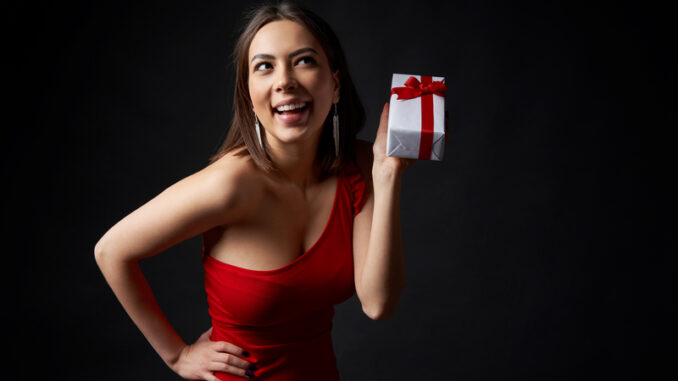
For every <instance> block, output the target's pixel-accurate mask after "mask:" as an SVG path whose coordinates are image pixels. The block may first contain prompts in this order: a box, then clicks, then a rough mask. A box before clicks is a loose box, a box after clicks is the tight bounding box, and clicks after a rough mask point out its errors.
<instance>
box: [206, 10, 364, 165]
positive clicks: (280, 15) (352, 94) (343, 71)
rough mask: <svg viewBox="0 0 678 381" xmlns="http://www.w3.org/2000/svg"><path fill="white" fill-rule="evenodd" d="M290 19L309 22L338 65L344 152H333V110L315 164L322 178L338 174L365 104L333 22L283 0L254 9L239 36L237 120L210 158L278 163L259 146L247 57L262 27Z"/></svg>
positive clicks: (236, 53) (235, 57)
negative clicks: (227, 156) (230, 155)
mask: <svg viewBox="0 0 678 381" xmlns="http://www.w3.org/2000/svg"><path fill="white" fill-rule="evenodd" d="M280 20H290V21H294V22H296V23H299V24H301V25H303V26H304V27H306V29H308V30H309V31H310V32H311V34H313V36H314V37H315V38H316V39H317V40H318V41H319V42H320V44H321V46H322V47H323V50H324V51H325V55H326V56H327V58H328V61H329V64H330V69H331V71H332V72H335V71H336V70H339V83H340V89H339V99H340V101H339V104H338V105H337V106H338V114H339V122H340V128H339V154H338V155H335V152H334V139H333V137H332V127H333V125H332V115H330V114H332V113H328V116H327V117H326V118H325V122H324V123H323V128H322V133H321V136H320V142H319V144H318V152H317V154H316V167H317V169H318V173H319V175H320V177H321V178H323V177H326V176H328V175H331V174H336V173H337V172H339V171H340V170H341V169H343V168H344V166H345V165H346V164H347V163H348V162H349V161H351V160H353V159H354V158H355V138H356V134H357V133H358V131H360V129H361V128H362V126H363V123H365V109H364V107H363V105H362V103H361V102H360V97H359V96H358V92H357V90H356V88H355V86H354V85H353V81H352V80H351V76H350V74H349V71H348V64H347V62H346V57H345V56H344V51H343V49H342V48H341V45H340V44H339V39H338V38H337V36H336V34H335V33H334V31H333V30H332V28H330V26H329V25H328V24H327V23H326V22H325V21H324V20H323V19H321V18H320V17H319V16H318V15H316V14H315V13H313V12H311V11H310V10H308V9H306V8H304V7H303V6H301V5H298V4H294V3H289V2H283V3H280V4H277V5H265V6H262V7H259V8H256V9H253V10H252V11H250V12H249V13H248V15H247V17H246V19H245V22H246V23H245V27H244V29H243V31H242V33H241V34H240V37H239V38H238V41H237V43H236V45H235V48H234V51H233V64H234V65H233V66H234V68H235V70H236V79H235V92H234V97H233V110H234V115H233V120H232V121H231V127H230V129H229V131H228V135H227V136H226V140H225V141H224V143H223V144H222V145H221V147H220V148H219V150H218V151H217V153H216V154H214V155H213V156H212V157H211V158H210V163H213V162H214V161H216V160H217V159H219V158H220V157H222V156H224V155H225V154H226V153H229V152H231V151H235V150H238V149H240V148H242V147H245V148H246V151H245V150H240V151H239V152H238V154H243V155H244V154H247V153H249V155H250V157H251V158H252V160H253V161H254V163H255V164H256V165H257V166H259V167H260V168H261V169H263V170H265V171H267V172H268V171H274V170H275V167H274V165H273V163H272V162H271V160H270V158H269V157H268V155H267V153H266V151H265V150H264V149H262V147H261V146H260V145H259V142H258V138H257V136H256V132H255V129H254V123H255V119H254V118H255V117H254V114H253V112H252V102H251V98H250V92H249V88H248V80H249V62H248V60H247V58H248V53H249V48H250V44H251V43H252V39H253V38H254V36H255V35H256V34H257V32H258V31H259V30H260V29H261V28H262V27H263V26H264V25H266V24H268V23H270V22H273V21H280Z"/></svg>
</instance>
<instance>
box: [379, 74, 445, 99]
mask: <svg viewBox="0 0 678 381" xmlns="http://www.w3.org/2000/svg"><path fill="white" fill-rule="evenodd" d="M445 91H447V85H445V83H443V81H435V82H432V78H431V76H426V75H422V76H421V83H420V82H419V80H417V78H416V77H410V78H408V79H407V81H405V87H394V88H392V89H391V95H393V94H396V95H398V99H412V98H417V97H420V96H422V95H423V94H435V95H439V96H441V97H444V96H445Z"/></svg>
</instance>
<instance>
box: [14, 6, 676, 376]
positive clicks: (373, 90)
mask: <svg viewBox="0 0 678 381" xmlns="http://www.w3.org/2000/svg"><path fill="white" fill-rule="evenodd" d="M64 3H65V2H30V3H15V4H11V5H8V6H6V11H5V18H6V19H7V20H8V21H9V22H8V23H7V24H6V26H8V28H7V29H8V30H7V31H6V33H5V48H6V52H8V53H9V54H8V57H6V62H7V61H8V62H9V64H10V65H9V67H8V69H7V72H6V73H5V75H6V80H5V81H4V82H5V83H7V82H9V83H10V84H11V85H12V86H9V87H6V90H5V93H6V95H7V96H8V97H9V98H10V99H9V100H8V101H6V103H5V107H6V112H7V113H6V115H7V116H8V117H7V118H6V123H7V124H6V125H5V127H4V130H5V131H9V134H7V132H5V133H4V134H3V142H4V144H3V146H4V147H5V150H4V152H3V156H4V159H3V163H2V165H3V174H4V177H5V179H6V180H5V181H6V183H5V186H4V188H5V196H4V197H3V210H5V211H9V214H6V224H5V225H6V227H5V229H4V231H5V234H7V240H6V242H7V246H6V252H5V253H4V257H5V260H4V263H5V265H4V266H3V267H4V272H5V277H3V283H4V284H3V290H4V292H5V293H6V297H5V300H6V303H7V304H6V305H7V306H8V309H7V310H6V311H5V314H4V315H5V316H6V318H8V321H9V323H6V324H5V329H6V330H8V331H9V336H5V343H4V344H5V345H6V346H8V347H9V348H10V355H9V357H6V358H5V360H6V361H7V363H8V364H9V367H10V371H11V372H15V375H14V379H66V378H69V379H93V380H141V379H151V380H156V379H178V377H177V376H176V375H174V374H173V373H172V372H171V371H170V370H169V369H168V368H167V367H166V366H165V365H164V363H163V362H162V361H161V359H160V358H159V357H158V356H157V355H156V354H155V352H154V351H153V349H152V348H151V347H150V345H148V344H147V343H146V341H145V339H144V338H143V336H142V335H141V333H140V332H139V331H138V330H137V329H136V327H135V326H134V324H133V323H132V322H131V320H130V319H129V318H128V317H127V315H126V314H125V312H124V311H123V309H122V308H121V307H120V305H119V303H118V302H117V300H116V299H115V297H114V295H113V293H112V292H111V290H110V289H109V287H108V285H107V284H106V282H105V280H104V279H103V277H102V276H101V273H100V272H99V270H98V268H97V266H96V264H95V262H94V256H93V248H94V244H95V243H96V241H97V240H98V239H99V237H101V236H102V235H103V234H104V233H105V231H106V230H107V229H108V228H109V227H110V226H112V225H113V224H114V223H115V222H117V221H118V220H119V219H121V218H122V217H124V216H125V215H126V214H127V213H129V212H131V211H132V210H134V209H135V208H137V207H139V206H140V205H141V204H143V203H144V202H146V201H147V200H149V199H150V198H152V197H153V196H155V195H156V194H157V193H159V192H161V191H162V190H163V189H165V188H166V187H168V186H169V185H171V184H172V183H174V182H176V181H178V180H179V179H181V178H183V177H185V176H188V175H189V174H191V173H193V172H196V171H198V170H199V169H201V168H202V167H203V166H205V165H206V164H207V158H208V157H209V156H210V155H211V154H212V153H214V152H215V150H216V149H217V147H218V146H219V144H220V142H221V141H222V139H223V138H224V136H225V132H226V128H227V125H228V123H229V121H230V117H231V112H232V111H231V102H232V92H233V85H234V72H233V68H232V66H231V65H230V53H231V50H232V48H233V44H234V41H235V38H236V36H237V32H238V27H239V25H240V22H241V20H242V12H243V11H244V10H245V9H246V8H247V7H249V6H250V5H251V4H246V3H242V4H241V3H229V2H218V1H201V2H179V1H170V2H167V1H158V2H155V3H148V2H146V3H143V4H141V3H136V2H129V3H124V2H107V3H100V2H94V1H93V2H90V3H79V4H77V5H76V4H75V3H72V4H64ZM307 4H309V5H310V7H311V8H312V9H313V10H314V11H316V12H317V13H318V14H320V15H321V16H322V17H323V18H325V19H326V20H327V21H328V22H329V23H330V24H331V25H332V26H333V27H334V29H335V31H336V32H337V34H338V35H339V38H340V40H341V41H342V44H343V47H344V49H345V51H346V54H347V57H348V60H349V65H350V69H351V71H352V75H353V78H354V80H355V82H356V85H357V87H358V90H359V92H360V94H361V96H362V99H363V101H364V103H365V106H366V109H367V113H368V118H367V123H366V126H365V128H364V129H363V131H362V132H361V134H360V137H361V138H364V139H367V140H373V137H374V134H375V131H376V127H377V121H378V117H379V111H380V110H381V106H382V105H383V103H384V102H386V101H387V99H388V91H389V85H390V79H391V74H392V73H394V72H396V73H409V74H430V75H440V76H445V77H446V79H447V84H448V87H449V91H448V93H447V108H448V110H449V117H450V124H451V132H450V141H449V144H448V146H447V148H446V155H445V160H444V161H443V162H439V163H438V162H418V163H417V164H416V165H415V166H413V167H412V168H410V169H409V170H408V173H406V175H405V179H404V181H403V195H402V197H403V200H402V214H403V219H404V221H403V231H404V242H405V251H406V259H407V265H408V278H407V286H406V289H405V291H404V294H403V296H402V299H401V302H400V305H399V311H398V313H397V315H396V316H395V317H394V318H392V319H390V320H388V321H385V322H374V321H371V320H369V319H368V318H367V317H366V316H364V315H363V314H362V312H361V310H360V306H359V303H358V301H357V299H356V298H355V297H353V298H352V299H350V300H349V301H348V302H346V303H344V304H342V305H339V306H337V309H336V310H337V314H336V317H335V329H334V334H333V337H334V340H335V349H336V354H337V359H338V364H339V369H340V373H341V376H342V378H343V379H345V380H374V379H376V380H406V379H414V380H417V379H457V380H496V379H533V380H549V379H551V380H552V379H588V378H594V377H595V378H603V379H619V378H628V379H647V378H652V379H656V376H657V375H659V374H661V373H662V372H666V371H669V372H673V373H674V375H673V376H675V358H676V357H675V354H676V353H675V341H674V337H675V335H674V334H673V330H674V328H673V327H671V326H670V325H669V323H670V322H671V321H673V320H675V292H674V291H673V287H675V280H674V277H675V274H676V272H675V269H674V268H675V267H674V266H675V259H673V258H671V257H670V255H671V256H674V255H675V245H674V243H673V241H674V238H673V236H670V235H669V232H670V231H672V230H673V229H672V226H674V225H675V224H673V223H672V222H670V221H672V220H673V218H669V217H671V215H670V211H671V210H672V207H673V206H674V204H673V202H672V201H670V198H671V196H673V194H674V192H673V191H672V190H669V188H668V185H669V180H671V179H672V178H673V177H675V167H674V166H673V165H672V164H670V163H671V160H673V156H674V154H673V153H672V150H673V141H672V140H671V139H670V138H669V137H670V133H671V131H672V130H674V129H675V127H676V124H675V123H674V122H673V121H672V120H674V118H673V117H674V116H675V106H674V105H675V97H674V96H671V97H668V96H667V94H669V93H671V91H670V90H671V89H672V88H675V86H674V85H673V84H674V83H675V59H674V53H673V52H674V51H675V41H669V39H668V37H667V36H666V34H667V33H668V32H669V28H670V27H669V22H670V18H669V16H670V14H669V13H668V11H667V10H666V9H662V8H659V7H653V6H652V5H650V4H649V3H647V2H644V3H642V4H643V5H642V6H638V5H635V6H624V5H621V4H620V3H617V2H607V3H592V2H590V3H585V4H586V5H574V4H571V3H569V2H531V3H525V2H485V1H467V2H461V1H459V2H436V1H432V0H418V1H390V2H386V1H378V2H368V1H335V2H328V3H322V4H321V3H310V2H309V3H307ZM200 247H201V242H200V239H199V238H194V239H191V240H189V241H186V242H184V243H182V244H180V245H178V246H176V247H174V248H172V249H170V250H168V251H167V252H166V253H164V254H163V255H159V256H156V257H153V258H151V259H148V260H145V261H143V262H142V268H143V269H144V272H145V274H146V275H147V277H148V279H149V282H150V284H151V286H152V287H153V289H154V292H155V294H156V296H157V298H158V300H159V303H160V304H161V306H162V307H163V309H164V311H165V312H166V314H167V315H168V317H169V319H170V321H171V322H172V323H173V324H174V325H175V327H176V329H177V330H178V331H179V333H180V334H181V335H182V337H183V338H184V339H185V340H186V341H187V342H192V341H193V340H195V339H196V338H197V336H198V335H199V334H200V333H201V332H203V331H204V330H206V329H207V328H208V327H209V317H208V315H207V304H206V301H205V294H204V289H203V283H202V282H203V274H202V268H201V262H200ZM671 348H674V349H671ZM26 359H27V360H28V362H27V363H26V364H27V365H20V364H21V361H23V360H26ZM671 364H673V365H671ZM668 378H669V379H670V378H672V376H671V375H668Z"/></svg>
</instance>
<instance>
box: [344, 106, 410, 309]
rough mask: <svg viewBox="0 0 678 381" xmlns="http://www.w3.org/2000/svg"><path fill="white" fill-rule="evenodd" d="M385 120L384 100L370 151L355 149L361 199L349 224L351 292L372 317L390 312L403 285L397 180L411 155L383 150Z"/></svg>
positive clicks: (403, 270)
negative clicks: (405, 156)
mask: <svg viewBox="0 0 678 381" xmlns="http://www.w3.org/2000/svg"><path fill="white" fill-rule="evenodd" d="M387 125H388V103H387V104H386V105H385V106H384V109H383V111H382V113H381V120H380V121H379V129H378V131H377V138H376V139H375V142H374V145H373V149H372V154H371V155H370V152H369V150H365V149H362V150H361V149H359V151H358V152H359V154H358V164H359V166H360V167H361V169H362V172H363V175H364V176H365V184H366V191H367V193H366V197H367V199H366V201H365V204H364V206H363V209H362V210H361V212H360V213H359V214H358V215H357V216H356V217H355V219H354V224H353V256H354V274H355V287H356V292H357V294H358V299H360V303H361V305H362V307H363V311H364V312H365V314H366V315H367V316H369V317H370V318H371V319H374V320H384V319H388V318H389V317H391V316H393V314H394V313H395V311H396V308H397V305H398V300H399V299H400V294H401V293H402V290H403V287H404V286H405V256H404V255H403V244H402V237H401V227H400V184H401V179H402V174H403V172H404V171H405V168H407V166H409V165H410V164H411V163H412V162H413V161H414V160H409V159H401V158H396V157H388V156H386V131H387ZM361 151H362V153H361ZM370 175H371V177H370Z"/></svg>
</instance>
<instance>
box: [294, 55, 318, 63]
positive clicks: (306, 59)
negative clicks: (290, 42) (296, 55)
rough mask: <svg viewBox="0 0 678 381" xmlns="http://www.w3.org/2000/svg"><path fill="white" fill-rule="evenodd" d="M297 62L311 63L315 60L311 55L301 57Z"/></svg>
mask: <svg viewBox="0 0 678 381" xmlns="http://www.w3.org/2000/svg"><path fill="white" fill-rule="evenodd" d="M297 63H303V64H312V63H315V60H314V59H313V58H311V57H301V58H300V59H299V61H297Z"/></svg>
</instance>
